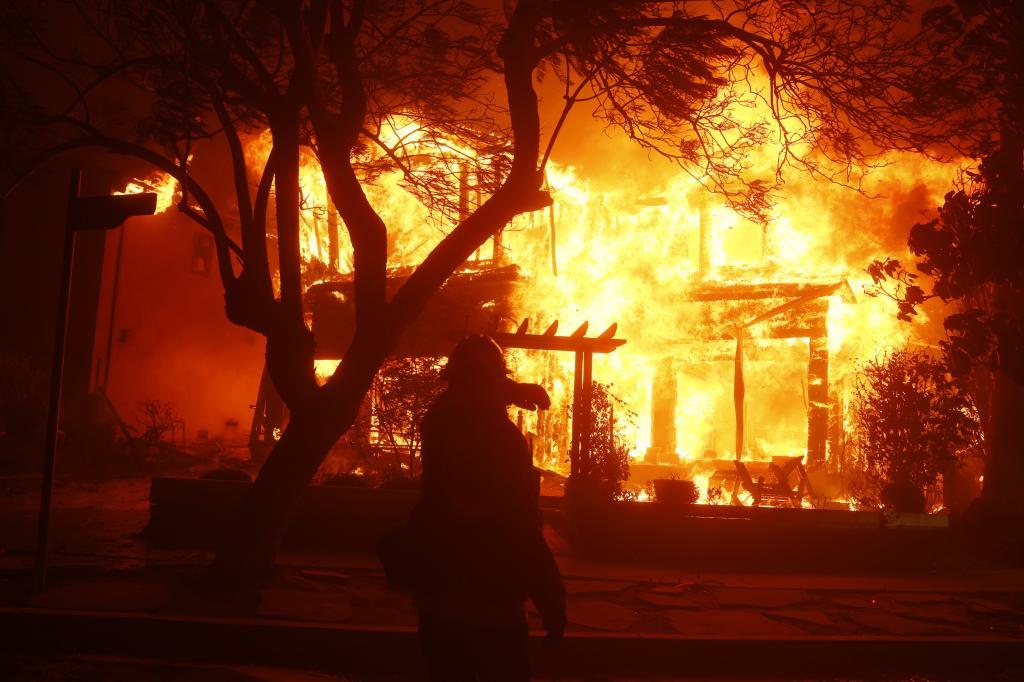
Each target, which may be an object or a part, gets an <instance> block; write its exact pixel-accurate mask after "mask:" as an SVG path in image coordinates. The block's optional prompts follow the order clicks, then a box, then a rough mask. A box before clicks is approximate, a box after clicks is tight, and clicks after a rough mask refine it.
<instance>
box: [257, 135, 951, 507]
mask: <svg viewBox="0 0 1024 682" xmlns="http://www.w3.org/2000/svg"><path fill="white" fill-rule="evenodd" d="M258 145H259V141H258V140H257V141H255V142H254V143H253V146H255V147H257V148H258ZM922 171H923V172H925V173H936V172H937V170H936V169H935V168H924V169H922V168H921V167H918V168H915V169H914V173H913V174H911V176H910V177H908V178H907V182H908V184H910V186H914V185H919V184H920V182H921V173H922ZM548 178H549V183H550V185H551V188H552V191H553V194H554V197H555V202H554V205H553V206H552V207H550V208H549V209H545V210H543V211H538V212H535V213H533V214H529V215H527V216H524V217H522V218H520V219H518V220H517V221H515V222H514V223H513V224H512V225H510V226H509V227H508V228H506V229H505V230H504V231H503V232H502V233H500V234H499V235H498V236H496V237H495V238H494V239H493V240H492V242H491V243H490V244H489V245H487V246H485V247H483V248H482V249H480V251H479V252H478V253H477V254H475V255H474V257H473V258H472V259H471V260H470V261H469V262H468V263H467V264H466V266H465V267H464V269H463V271H462V272H460V273H459V274H457V275H456V276H455V277H453V278H452V280H450V281H449V282H448V284H447V285H446V286H445V287H444V288H443V289H442V291H441V292H439V294H438V295H437V296H436V298H435V300H433V301H432V302H431V304H430V305H429V307H428V309H427V311H426V312H425V313H424V315H423V316H422V317H421V318H420V319H419V320H418V321H417V322H416V323H415V324H414V325H413V327H412V328H410V329H409V330H408V332H407V333H406V334H405V336H404V339H403V341H402V344H401V346H400V348H399V351H398V355H399V356H401V357H406V358H426V359H433V360H434V362H435V363H439V362H441V360H440V359H441V358H442V356H443V355H444V353H445V352H446V351H447V350H448V348H449V347H450V346H451V345H452V343H453V342H454V341H455V340H456V339H457V338H459V337H460V336H462V335H465V334H467V333H488V334H492V335H495V336H496V338H498V339H499V341H500V342H501V343H502V344H503V345H505V346H506V347H507V348H508V349H510V356H511V358H512V361H513V364H514V366H515V368H516V371H517V372H518V373H519V375H520V376H521V377H522V378H524V380H537V381H539V382H540V383H542V384H543V385H544V386H545V387H546V388H548V390H549V391H550V392H551V394H552V396H553V398H554V406H553V408H552V410H551V411H550V412H548V413H546V414H543V413H541V414H532V413H520V414H518V415H516V416H515V419H516V420H517V421H518V423H519V424H520V426H521V428H522V429H523V431H524V432H525V433H527V435H528V436H529V438H530V440H531V443H532V444H533V448H534V455H535V463H536V465H537V466H538V467H541V468H543V469H546V470H548V471H551V472H554V473H557V474H559V475H562V476H567V475H569V474H570V473H571V472H572V471H573V469H574V467H577V466H579V462H580V461H581V460H585V459H586V457H587V449H588V443H589V440H590V437H591V434H590V428H589V426H588V425H587V424H586V423H585V422H586V420H583V419H579V418H576V419H574V417H573V415H574V414H575V415H579V414H582V413H581V412H580V409H581V406H582V405H584V404H589V397H588V396H589V387H590V386H591V385H592V382H600V383H601V384H602V385H603V386H605V387H607V389H608V391H609V393H610V394H611V395H613V396H615V397H616V399H617V400H621V404H622V409H621V410H620V412H619V414H618V416H617V417H615V419H614V421H615V424H614V425H613V428H614V429H616V430H617V431H619V432H621V434H620V435H621V437H622V439H623V440H624V441H625V442H627V443H628V444H629V461H630V467H631V476H630V478H629V480H628V481H627V482H626V484H625V490H626V494H627V495H630V496H634V497H639V498H640V499H644V498H645V497H646V496H647V494H648V493H647V491H646V489H649V485H647V484H649V482H650V481H652V480H655V479H659V478H669V477H672V478H686V479H690V480H693V481H695V483H696V484H697V489H698V492H699V494H700V497H701V500H702V501H709V499H710V500H711V501H715V500H716V499H724V500H725V501H728V500H730V499H731V500H732V501H734V502H746V503H752V502H761V503H770V501H767V500H761V499H758V498H759V497H760V496H759V495H757V494H756V492H757V491H756V490H755V489H757V488H758V487H759V486H760V487H761V488H763V489H764V490H767V489H768V486H769V484H770V483H772V482H774V483H776V484H778V485H779V486H784V487H785V488H787V489H790V490H791V491H793V493H794V495H793V496H791V498H790V499H788V500H784V501H783V502H785V503H787V504H793V505H797V506H798V505H800V504H803V505H821V504H824V503H825V502H826V501H827V500H829V499H841V498H844V497H845V496H846V494H847V493H846V490H845V488H844V482H843V479H842V476H841V474H842V472H843V471H844V470H845V469H846V468H847V466H848V464H849V462H848V459H849V458H850V457H851V456H852V452H851V450H850V449H849V448H847V446H846V444H847V434H846V432H847V430H848V427H849V424H848V416H847V414H846V405H847V403H848V401H849V386H850V384H851V373H852V372H853V371H854V369H855V367H856V364H857V363H858V362H860V361H863V360H864V359H865V358H869V357H872V356H873V355H874V354H875V353H877V352H878V351H879V350H880V349H881V348H884V347H889V346H893V345H898V344H902V343H906V342H907V341H908V340H909V339H910V337H909V334H910V333H911V332H910V331H909V330H908V329H905V328H900V327H898V326H897V324H896V323H895V321H893V320H892V319H891V313H890V312H889V311H887V310H885V307H884V305H882V304H881V302H880V301H878V300H875V299H871V298H868V297H865V296H864V295H863V294H862V293H860V292H859V291H858V290H859V289H861V288H862V287H863V285H864V282H865V281H866V279H865V277H863V276H862V269H860V268H857V267H856V266H855V265H852V264H851V262H850V261H852V262H854V263H856V262H858V261H857V260H856V258H857V257H860V258H861V259H862V260H861V261H860V262H863V263H866V262H867V261H866V258H865V257H864V255H863V253H864V250H865V247H864V243H863V242H864V239H863V237H862V236H861V237H858V238H857V239H854V240H852V241H856V242H858V243H857V244H856V246H855V247H854V248H844V247H843V245H837V244H833V243H828V242H826V241H821V240H823V239H828V237H827V234H828V231H827V230H825V229H824V226H823V225H820V224H818V225H815V223H814V221H815V220H818V221H819V222H820V221H821V216H817V217H815V214H814V212H815V210H821V209H822V206H824V205H827V204H828V202H836V201H837V200H836V199H835V197H834V196H832V195H829V194H828V192H827V191H822V190H817V191H818V192H819V195H818V197H817V199H818V200H819V201H820V202H821V204H820V205H818V206H815V205H814V201H813V200H812V201H808V197H807V196H805V193H806V189H807V188H805V187H801V188H799V189H800V190H801V191H800V192H797V193H795V194H796V195H797V197H798V199H797V201H793V202H791V203H790V206H787V202H786V200H785V199H784V200H783V202H782V209H781V210H780V211H779V213H778V214H777V215H776V217H775V218H774V219H770V220H768V221H766V222H760V223H759V222H755V221H752V220H745V219H744V218H742V217H741V216H740V215H739V214H737V213H736V212H734V211H733V210H731V209H730V208H729V207H728V206H726V205H725V204H724V203H717V204H716V203H715V200H714V198H713V197H712V196H711V195H708V194H707V193H706V191H704V190H703V188H701V187H700V185H699V183H697V182H696V181H694V180H692V179H690V178H689V177H688V176H679V175H675V174H663V175H662V177H660V178H658V180H657V181H656V182H651V183H650V186H649V187H647V192H646V193H645V194H644V195H642V196H639V198H638V196H637V194H636V188H635V187H624V186H618V187H616V186H614V185H612V186H608V185H605V186H600V185H599V183H598V182H596V181H590V180H585V179H581V178H580V177H579V176H578V175H577V171H575V170H574V169H572V168H567V167H559V166H554V165H553V166H552V167H551V168H549V174H548ZM889 180H891V178H890V179H889ZM461 182H462V184H463V188H462V191H461V192H460V195H461V196H460V197H459V199H460V208H463V209H464V208H465V206H466V204H467V203H472V201H473V200H474V199H475V200H476V201H479V197H478V196H477V197H475V198H473V197H469V196H468V195H470V193H471V190H470V189H468V185H471V182H469V181H468V177H467V174H465V173H463V174H462V177H461ZM659 188H660V189H661V192H657V193H656V192H653V191H651V190H654V189H659ZM839 191H845V190H842V188H840V190H839ZM901 191H906V190H901ZM303 193H304V196H305V197H306V200H307V203H308V207H307V208H306V210H304V211H303V226H304V232H303V236H304V242H303V254H304V257H305V259H306V264H307V268H306V277H307V284H308V301H307V321H308V323H309V325H310V327H311V328H312V330H313V332H314V336H315V338H316V344H317V351H316V352H317V358H318V360H317V367H318V374H319V375H321V376H328V375H329V374H330V372H331V371H333V368H334V367H335V366H336V365H337V363H338V361H339V360H340V358H341V356H342V354H343V352H344V349H345V348H346V347H347V344H348V340H349V339H350V338H351V335H352V331H353V329H352V325H353V324H354V322H353V320H354V313H353V309H352V304H351V299H352V292H351V288H352V282H351V276H350V275H349V274H348V273H349V267H350V266H349V265H347V264H346V263H347V259H350V258H351V253H350V248H349V246H348V244H347V242H346V237H345V232H344V226H343V225H341V224H340V219H339V217H338V216H336V215H335V214H334V212H333V211H332V210H330V208H329V202H328V201H327V199H326V188H325V187H324V186H323V180H322V177H321V176H320V174H319V169H318V167H317V166H316V162H315V161H314V160H312V159H308V160H307V161H306V164H305V166H304V171H303ZM368 193H369V195H370V198H371V201H372V202H373V203H374V204H375V206H376V207H378V208H379V210H381V211H382V212H383V213H385V214H388V213H389V212H390V214H392V216H393V218H394V219H393V221H392V224H393V225H396V226H397V228H396V230H395V232H396V234H395V236H394V238H393V239H392V243H391V245H390V247H391V253H392V261H391V262H392V264H393V267H392V269H391V276H390V279H389V289H390V290H392V291H394V290H396V289H397V288H398V286H400V284H401V283H402V282H403V281H404V277H405V276H406V275H407V273H408V272H411V268H412V266H414V265H415V263H417V262H418V260H419V259H420V258H421V257H422V255H424V254H425V253H426V252H427V251H428V250H429V248H430V247H431V246H432V244H433V243H436V241H437V240H438V239H439V238H440V237H441V236H442V235H443V234H444V227H443V226H439V225H437V224H436V222H432V221H431V220H430V219H429V216H428V215H427V210H426V209H425V208H424V207H423V206H422V205H421V204H418V203H417V202H415V201H413V200H412V199H411V197H410V195H409V194H408V193H407V192H406V191H405V190H404V189H403V188H402V186H401V180H400V178H398V177H389V176H387V175H385V176H383V177H381V178H380V179H379V180H378V182H377V183H375V184H374V185H373V186H372V187H369V188H368ZM921 198H922V197H920V196H913V198H912V199H907V198H904V199H903V201H904V202H906V201H913V202H914V203H918V202H919V201H920V200H921ZM798 202H803V204H804V205H802V206H799V209H797V210H794V209H795V208H796V205H797V203H798ZM787 209H788V210H787ZM890 210H892V209H890ZM898 210H906V209H898ZM790 211H792V212H790ZM794 214H795V215H794ZM801 215H803V216H807V218H806V219H805V220H801V218H800V217H799V216H801ZM832 219H833V220H836V219H839V220H847V219H848V218H846V217H845V216H839V217H833V218H832ZM802 223H803V224H802ZM869 236H870V235H869ZM851 254H852V255H851ZM587 325H589V330H590V331H589V332H588V330H587ZM573 330H575V331H573ZM604 330H607V331H604ZM595 344H596V345H595ZM371 403H372V395H371ZM256 408H257V412H256V416H255V419H254V421H253V425H252V431H251V440H252V442H253V443H259V442H260V441H262V442H264V443H267V444H269V442H270V441H271V439H272V438H273V437H274V433H276V429H280V428H281V427H282V425H283V420H284V418H285V416H284V412H283V408H282V407H281V406H280V404H279V403H276V402H275V398H274V394H273V389H272V386H271V385H270V383H269V381H267V380H266V378H264V381H263V382H262V383H261V389H260V392H259V396H258V398H257V400H256ZM367 409H368V410H369V413H368V419H369V423H370V424H371V425H373V424H375V422H374V418H373V414H372V413H373V410H374V408H373V406H372V405H370V406H368V408H367ZM373 431H374V429H373V428H372V427H371V428H370V429H369V431H367V433H366V434H365V435H364V436H363V438H365V439H369V441H370V442H368V443H367V444H368V445H371V446H372V445H373V444H374V443H376V442H377V441H376V439H377V438H378V436H377V435H376V434H375V433H373ZM394 445H395V444H394V443H391V444H390V447H394ZM342 447H344V446H342ZM381 447H385V446H384V444H381ZM407 454H408V453H407ZM331 461H332V460H331V459H329V460H328V467H331V466H333V467H334V468H335V469H340V470H344V469H345V468H346V467H349V468H351V467H352V466H354V465H353V464H352V461H351V460H348V459H346V458H344V457H342V458H341V459H340V460H337V459H335V460H334V464H333V465H331ZM410 461H411V460H410ZM736 462H741V463H744V464H743V465H737V464H736ZM798 465H799V466H798ZM413 468H414V467H413ZM780 478H781V479H783V480H781V481H780V480H779V479H780ZM645 486H646V488H645ZM776 501H777V502H778V501H779V500H776Z"/></svg>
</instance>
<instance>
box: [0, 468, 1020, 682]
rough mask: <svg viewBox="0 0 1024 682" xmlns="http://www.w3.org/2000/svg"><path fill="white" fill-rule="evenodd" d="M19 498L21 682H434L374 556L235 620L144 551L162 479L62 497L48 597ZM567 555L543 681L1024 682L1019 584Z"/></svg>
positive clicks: (8, 505) (187, 557) (26, 503)
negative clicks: (565, 615) (557, 634)
mask: <svg viewBox="0 0 1024 682" xmlns="http://www.w3.org/2000/svg"><path fill="white" fill-rule="evenodd" d="M25 487H26V488H27V487H28V486H25ZM12 488H14V486H11V487H9V488H8V489H7V491H8V492H10V493H14V494H12V495H9V496H7V497H6V498H5V500H4V504H3V505H0V548H2V549H3V552H2V553H0V632H2V633H3V636H0V656H2V657H3V660H2V661H0V671H2V674H0V678H2V679H14V680H37V679H38V680H72V679H73V680H108V679H109V680H115V681H117V680H149V679H154V680H250V679H259V680H293V679H294V680H300V681H302V680H307V679H311V680H313V679H341V680H361V679H365V680H388V679H395V680H403V679H416V672H417V671H418V670H419V667H420V666H419V661H418V656H417V646H416V639H415V622H416V621H415V612H414V610H413V609H412V606H411V604H410V603H409V599H408V597H407V596H406V595H404V594H402V593H398V592H394V591H391V590H388V589H387V586H386V584H385V582H384V579H383V575H382V572H381V570H380V567H379V565H378V564H377V562H376V560H375V558H374V557H373V556H372V555H371V554H365V553H363V554H359V553H352V554H340V553H308V552H307V553H298V552H288V553H286V554H285V555H283V556H282V557H281V560H282V561H281V563H282V565H281V569H280V570H279V571H278V574H277V575H276V576H274V578H273V580H271V581H270V583H269V584H268V585H267V587H266V589H265V590H264V591H263V593H262V594H261V595H260V597H259V599H258V600H257V601H255V602H251V603H247V604H224V603H218V602H217V601H215V600H211V599H209V597H208V596H206V595H203V594H201V593H200V592H199V591H197V590H196V589H195V584H196V580H195V579H196V576H197V575H198V574H199V572H200V571H201V569H202V567H203V566H204V565H205V562H206V561H208V559H209V554H208V553H206V552H203V551H199V550H188V549H183V548H178V549H166V548H164V549H161V548H159V547H153V546H150V545H149V544H147V542H146V541H145V540H144V539H143V538H142V537H141V536H140V531H141V530H142V528H143V527H144V526H145V524H146V520H147V518H148V502H147V497H148V486H147V482H146V481H144V480H139V481H135V482H132V481H120V482H114V483H97V484H94V485H90V486H88V487H85V488H83V487H77V488H76V489H70V488H66V489H64V490H63V491H62V493H63V494H62V496H61V498H60V499H61V500H62V506H61V507H60V508H59V510H58V514H57V516H56V519H57V527H56V530H57V533H56V537H55V539H54V549H55V553H54V557H53V559H54V564H55V566H54V570H53V571H52V574H51V577H52V580H51V583H50V585H49V586H48V588H47V590H46V591H44V592H42V593H38V594H35V593H33V592H32V591H31V590H30V589H28V585H29V584H30V581H29V578H30V576H29V575H28V573H27V571H26V569H27V566H28V564H29V561H30V557H31V552H30V550H31V542H30V541H31V525H32V521H33V520H34V510H33V509H32V506H33V505H32V500H31V499H30V495H28V494H26V493H27V491H26V493H22V494H19V492H21V491H18V490H16V489H12ZM111 500H116V501H117V503H116V504H111V503H110V501H111ZM550 539H551V541H552V543H553V544H554V546H555V548H556V553H557V554H560V556H559V557H558V561H559V564H560V567H561V570H562V572H563V574H564V575H565V576H566V585H567V589H568V591H569V620H570V625H569V628H568V636H567V638H566V639H565V640H564V641H563V642H562V643H560V644H559V645H558V646H557V647H555V648H551V647H549V646H548V645H547V644H546V642H544V641H543V640H542V639H541V638H540V637H539V636H538V637H536V638H535V639H534V641H533V649H532V656H533V662H534V670H535V671H536V674H537V675H538V677H537V679H551V680H554V679H557V680H612V679H615V680H638V679H655V678H656V679H677V680H679V679H693V680H706V679H732V680H840V679H842V680H1018V679H1024V571H1022V570H1019V569H1012V568H1006V569H1002V570H984V571H982V570H966V569H963V570H947V571H918V572H912V573H907V572H904V573H900V574H894V573H885V572H874V573H863V572H850V573H847V574H837V573H829V574H821V573H818V572H816V571H815V568H814V566H807V567H806V570H805V571H803V572H800V573H792V572H791V573H781V572H764V571H761V572H746V573H740V572H735V571H732V572H723V571H718V572H709V571H697V570H694V569H692V568H690V569H684V568H679V567H672V566H666V565H659V564H657V563H654V562H644V561H639V560H636V558H634V561H632V562H631V563H628V564H622V563H618V564H617V563H612V562H606V561H593V560H591V561H587V560H583V559H580V558H579V557H574V556H572V555H571V553H570V552H568V550H567V548H566V547H565V545H564V543H560V539H559V538H558V537H557V536H553V537H551V538H550ZM694 551H696V552H699V551H701V548H699V547H697V548H695V549H694ZM530 617H531V624H532V625H533V626H534V628H535V629H537V630H539V622H537V618H536V614H531V616H530Z"/></svg>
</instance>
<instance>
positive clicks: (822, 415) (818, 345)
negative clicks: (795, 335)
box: [807, 336, 829, 466]
mask: <svg viewBox="0 0 1024 682" xmlns="http://www.w3.org/2000/svg"><path fill="white" fill-rule="evenodd" d="M809 341H810V342H809V344H808V345H809V347H810V353H809V356H808V359H807V463H808V464H810V465H816V466H819V465H824V464H825V452H826V444H827V443H828V407H829V404H828V338H827V337H824V336H819V337H815V338H811V339H810V340H809Z"/></svg>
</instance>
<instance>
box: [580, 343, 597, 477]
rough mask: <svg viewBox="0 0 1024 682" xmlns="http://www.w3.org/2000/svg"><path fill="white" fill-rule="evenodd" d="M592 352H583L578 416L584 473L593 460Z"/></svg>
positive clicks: (590, 466) (589, 470)
mask: <svg viewBox="0 0 1024 682" xmlns="http://www.w3.org/2000/svg"><path fill="white" fill-rule="evenodd" d="M593 360H594V354H593V353H584V354H583V395H582V396H581V402H582V407H583V409H582V410H580V416H581V417H582V418H583V419H582V423H581V424H580V458H579V459H580V465H581V466H582V468H583V471H584V473H587V474H589V473H591V469H592V468H593V467H592V465H593V462H592V461H591V459H590V441H591V437H592V436H593V433H594V417H593V414H592V410H591V408H592V407H593V397H594V376H593V367H592V365H593Z"/></svg>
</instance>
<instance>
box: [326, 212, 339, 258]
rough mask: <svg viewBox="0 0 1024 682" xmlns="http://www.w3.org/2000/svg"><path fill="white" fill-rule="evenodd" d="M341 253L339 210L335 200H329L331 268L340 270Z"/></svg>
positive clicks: (328, 237)
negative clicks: (335, 205)
mask: <svg viewBox="0 0 1024 682" xmlns="http://www.w3.org/2000/svg"><path fill="white" fill-rule="evenodd" d="M340 258H341V256H340V254H339V248H338V212H337V211H336V210H335V208H334V202H333V201H331V200H330V199H328V200H327V265H328V267H330V269H331V270H334V271H335V272H337V271H338V268H339V266H340V263H339V261H340Z"/></svg>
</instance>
